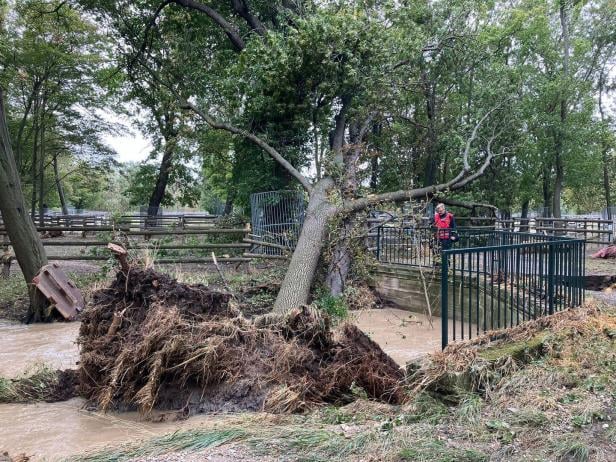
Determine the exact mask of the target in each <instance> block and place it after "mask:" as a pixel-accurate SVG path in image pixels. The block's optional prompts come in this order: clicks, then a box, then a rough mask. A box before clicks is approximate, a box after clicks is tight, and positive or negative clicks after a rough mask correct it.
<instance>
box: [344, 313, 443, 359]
mask: <svg viewBox="0 0 616 462" xmlns="http://www.w3.org/2000/svg"><path fill="white" fill-rule="evenodd" d="M356 316H357V317H356V319H355V323H356V324H357V326H358V327H359V328H360V329H361V330H363V331H364V332H365V333H366V334H368V335H369V336H370V338H371V339H372V340H374V341H375V342H376V343H378V344H379V345H380V346H381V348H382V349H383V351H385V353H387V354H388V355H389V356H391V357H392V358H393V360H394V361H396V362H397V363H398V364H400V365H401V366H403V365H405V364H406V363H407V362H409V361H411V360H414V359H417V358H418V357H420V356H423V355H425V354H426V353H433V352H435V351H437V350H438V349H440V347H441V318H440V317H434V316H433V317H432V325H430V320H429V319H428V316H426V315H424V314H420V313H412V312H410V311H405V310H400V309H396V308H383V309H379V310H364V311H360V312H359V313H357V315H356Z"/></svg>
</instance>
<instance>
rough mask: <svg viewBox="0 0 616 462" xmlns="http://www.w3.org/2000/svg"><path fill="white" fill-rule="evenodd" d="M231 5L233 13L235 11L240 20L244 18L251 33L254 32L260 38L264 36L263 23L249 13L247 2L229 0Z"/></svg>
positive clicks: (243, 0)
mask: <svg viewBox="0 0 616 462" xmlns="http://www.w3.org/2000/svg"><path fill="white" fill-rule="evenodd" d="M231 5H233V11H235V12H236V13H237V14H239V15H240V16H241V17H242V18H244V20H245V21H246V22H247V23H248V25H249V26H250V28H251V29H252V30H253V31H255V32H256V33H257V34H259V35H260V36H264V35H265V32H266V30H265V26H263V23H262V22H261V21H260V20H259V18H258V17H256V16H255V15H253V14H252V13H251V12H250V8H249V7H248V1H247V0H231Z"/></svg>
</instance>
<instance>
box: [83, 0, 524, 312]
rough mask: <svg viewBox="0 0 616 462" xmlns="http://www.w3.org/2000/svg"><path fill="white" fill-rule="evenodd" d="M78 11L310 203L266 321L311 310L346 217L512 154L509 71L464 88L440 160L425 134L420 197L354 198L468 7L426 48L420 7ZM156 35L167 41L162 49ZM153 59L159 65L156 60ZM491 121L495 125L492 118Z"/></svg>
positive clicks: (433, 191) (397, 192)
mask: <svg viewBox="0 0 616 462" xmlns="http://www.w3.org/2000/svg"><path fill="white" fill-rule="evenodd" d="M82 3H84V4H86V6H87V7H89V8H90V9H91V10H92V11H95V12H97V13H102V14H103V15H104V17H105V18H106V19H111V22H112V24H114V26H115V27H116V28H117V30H118V31H119V33H120V34H121V35H122V37H123V39H124V41H125V42H126V43H128V44H129V45H131V47H132V53H131V54H130V55H128V56H126V54H124V55H123V60H122V63H124V64H125V63H127V64H128V65H129V66H133V67H135V66H139V67H140V68H141V69H142V70H143V71H145V72H146V73H147V75H148V76H149V77H148V78H149V79H151V80H152V81H155V82H157V83H158V84H160V86H161V87H164V88H167V90H168V92H169V93H170V94H172V95H173V96H175V98H177V100H178V101H179V102H180V104H181V106H183V107H184V108H186V109H189V110H190V111H192V112H193V113H194V114H196V115H197V116H198V117H199V118H200V119H201V120H202V121H203V122H205V123H206V126H207V127H210V128H211V129H215V130H222V131H226V132H228V133H229V134H231V135H232V137H233V140H234V141H233V143H234V144H233V148H232V149H233V150H234V151H235V153H236V154H237V153H238V152H242V153H246V152H249V153H252V154H251V155H252V157H257V158H258V157H262V155H263V153H266V154H267V155H268V156H269V158H270V159H271V161H273V162H272V165H273V166H272V170H275V171H277V172H279V175H280V176H281V177H287V178H290V179H294V180H295V181H297V183H299V185H301V187H302V188H303V189H304V190H305V192H306V193H307V195H308V199H309V200H308V208H307V213H306V216H305V220H304V224H303V228H302V230H301V233H300V236H299V240H298V243H297V247H296V249H295V250H294V252H293V255H292V258H291V261H290V263H289V267H288V270H287V273H286V276H285V278H284V281H283V283H282V286H281V289H280V291H279V294H278V297H277V299H276V302H275V306H274V311H276V312H286V311H288V310H290V309H292V308H295V307H297V306H300V305H302V304H305V303H307V302H308V301H309V298H310V290H311V287H312V284H313V281H314V278H315V274H317V272H318V269H319V261H320V259H321V257H322V256H323V250H324V248H325V244H326V241H327V236H328V227H330V226H331V225H332V224H333V223H334V222H335V226H336V227H338V229H339V230H340V231H341V233H340V234H349V233H344V232H343V231H344V230H349V229H351V228H353V226H354V225H355V220H356V216H357V215H358V214H359V213H360V212H362V211H365V210H367V209H369V208H371V207H373V206H376V205H377V204H381V203H385V202H391V201H394V202H395V201H398V202H400V201H407V200H410V199H415V198H423V199H428V198H430V197H432V196H434V195H438V194H442V193H446V192H448V191H455V190H459V189H461V188H463V187H464V186H466V185H468V184H470V183H471V182H472V181H473V180H475V179H477V178H479V177H480V176H482V175H483V174H484V173H485V172H486V170H487V168H488V166H489V165H490V164H491V162H492V160H493V159H494V157H495V154H494V153H493V151H502V150H503V149H505V146H507V145H508V143H509V142H510V139H508V138H507V136H508V135H509V136H510V135H511V130H512V127H508V126H507V125H506V122H504V118H505V116H506V114H504V111H500V109H501V108H503V106H504V101H505V100H506V97H505V95H507V94H510V91H507V90H511V88H510V87H509V85H511V79H510V78H509V77H510V76H509V75H507V73H506V72H505V73H501V74H498V73H497V72H502V71H501V69H502V66H500V63H499V64H498V66H496V67H495V68H494V69H492V70H491V71H490V72H491V73H490V75H489V78H490V81H491V86H490V87H489V88H485V89H484V88H479V89H478V88H475V89H474V90H473V92H472V94H470V95H469V96H468V97H467V99H468V101H467V102H466V103H465V104H464V105H463V106H464V107H465V110H464V111H463V113H462V114H459V117H458V119H457V121H456V123H457V125H458V131H457V135H456V137H455V138H454V140H453V141H452V142H451V145H450V146H449V148H448V150H449V151H450V152H451V155H450V156H449V159H448V160H447V157H446V156H443V155H442V154H441V153H440V152H438V146H437V142H438V139H437V136H436V132H431V133H432V139H433V142H434V146H432V148H431V149H430V150H429V151H428V152H427V153H426V154H425V158H427V160H426V161H425V164H426V165H425V166H424V167H421V168H424V169H425V171H426V175H425V178H426V180H425V181H424V182H423V185H421V186H420V187H417V185H416V184H413V182H407V181H402V182H401V184H403V185H404V187H403V188H391V189H390V190H389V191H384V190H381V191H378V193H375V194H367V191H366V189H365V188H364V187H363V186H362V185H363V181H364V178H365V173H366V168H365V165H366V164H368V165H372V168H373V169H374V168H375V167H374V162H370V161H369V158H368V156H369V154H368V151H369V147H368V142H367V140H368V139H369V138H370V137H371V136H373V135H374V134H375V133H378V132H379V127H382V126H383V125H384V124H391V123H392V122H391V121H392V120H398V119H401V118H406V119H408V114H409V113H410V112H412V111H414V110H416V108H417V104H418V103H417V102H416V100H412V98H414V94H415V93H414V91H413V90H409V88H414V87H415V86H420V87H421V85H424V86H426V87H427V86H429V85H431V84H430V83H429V82H428V83H425V82H423V81H422V79H423V80H425V79H426V78H427V77H426V75H427V74H428V73H429V71H430V69H429V67H430V66H431V62H432V61H434V59H437V58H439V56H440V54H447V55H448V56H449V58H448V59H454V58H455V55H456V49H455V47H456V46H459V45H457V43H456V40H458V38H459V37H462V35H463V34H461V33H458V32H459V31H458V29H459V28H465V27H466V21H465V20H464V17H465V16H464V15H463V14H462V13H463V12H464V11H465V10H464V8H466V6H465V4H460V5H459V7H460V10H456V9H454V10H451V11H453V12H451V11H450V10H448V9H447V8H445V9H446V10H447V11H445V13H444V14H447V15H449V17H450V18H451V19H452V21H453V22H452V23H451V27H452V30H448V31H446V32H441V33H440V35H436V36H434V35H433V34H432V32H433V31H428V32H425V31H423V29H422V28H423V27H424V24H426V22H425V18H426V15H429V14H432V13H433V12H432V11H431V7H429V6H428V5H424V6H421V8H420V9H419V10H418V11H415V12H413V13H412V14H407V10H406V9H405V8H404V7H400V6H398V5H396V4H395V2H392V3H391V5H390V6H391V8H388V9H386V10H382V9H380V7H376V6H370V5H366V4H364V3H363V2H357V4H353V5H346V6H341V5H335V4H327V3H326V4H321V3H319V2H309V1H307V2H269V3H261V2H258V3H257V2H255V3H254V4H252V3H251V4H249V3H248V2H245V1H232V2H230V3H229V2H224V1H216V2H208V3H207V4H206V3H201V2H196V1H179V0H177V1H169V0H167V1H163V2H151V1H145V2H139V3H138V4H137V6H138V8H137V9H135V8H134V7H135V4H134V3H131V4H130V5H132V6H130V5H129V4H128V3H125V2H103V3H100V2H96V3H95V2H89V1H84V2H82ZM441 6H443V5H441ZM456 8H458V6H456ZM383 11H387V14H386V15H385V16H383ZM458 13H460V15H458ZM143 24H145V27H144V26H143ZM157 31H164V36H165V40H161V38H160V37H161V35H163V34H162V33H157ZM170 31H173V33H170ZM466 43H470V42H466ZM490 46H492V45H490ZM494 46H500V45H499V44H498V43H497V44H496V45H494ZM160 47H163V48H164V50H165V53H159V52H158V50H159V48H160ZM125 50H126V48H125V47H124V48H123V50H122V51H121V53H124V52H125ZM452 50H453V51H452ZM482 53H485V52H484V51H482ZM483 63H485V59H484V58H483V57H482V56H473V57H470V58H469V64H468V68H466V69H465V72H474V73H475V74H477V73H479V71H480V70H479V68H480V66H482V65H484V64H483ZM501 79H502V82H499V80H501ZM514 83H515V82H514ZM452 85H455V81H454V82H452ZM433 99H434V98H433ZM409 100H412V101H411V102H409ZM478 101H479V102H480V104H479V103H477V102H478ZM433 102H434V101H433ZM440 103H441V104H443V103H442V102H440ZM434 104H436V103H435V102H434ZM509 106H511V104H509ZM433 109H435V108H433ZM508 109H510V108H508ZM497 110H498V111H499V115H500V117H499V118H496V117H493V115H494V114H495V113H496V111H497ZM507 112H508V113H509V112H511V111H507ZM434 117H438V115H435V116H434ZM495 119H498V120H496V121H495ZM435 120H436V119H435ZM435 123H436V122H435ZM507 130H508V132H507V133H504V132H505V131H507ZM503 134H504V136H503ZM242 143H244V144H243V145H242ZM324 143H325V144H327V148H326V149H324V150H319V149H318V148H317V145H320V146H323V144H324ZM246 144H248V145H249V146H250V148H251V149H253V150H252V151H250V149H248V148H246ZM392 144H393V147H392V149H393V150H396V149H397V150H404V149H406V147H405V146H402V145H401V144H402V141H400V140H396V141H395V142H394V143H392ZM312 150H314V151H315V152H317V154H316V155H315V159H314V162H315V164H316V175H315V178H311V177H310V176H309V175H307V174H304V173H303V172H305V171H306V167H307V166H308V163H309V162H308V161H307V159H306V157H305V156H304V157H302V153H304V152H306V151H312ZM454 152H457V155H454V154H453V153H454ZM411 156H412V153H411ZM239 158H240V157H239V156H236V159H239ZM249 159H250V158H248V160H249ZM244 161H246V158H244ZM422 162H424V160H422ZM444 162H446V163H447V165H448V167H449V168H446V169H443V170H444V175H442V177H441V178H439V176H438V175H436V174H435V173H434V171H435V169H436V166H438V165H440V164H442V163H444ZM377 163H378V162H377ZM239 168H246V167H245V166H242V165H240V166H239ZM418 168H420V167H419V166H418ZM350 245H351V243H350V242H349V240H348V239H338V240H337V241H336V243H335V245H334V248H333V250H332V254H331V258H329V259H328V268H327V270H326V272H327V275H326V278H325V282H326V284H327V285H328V287H329V288H330V290H331V292H332V294H334V295H338V294H340V293H341V292H342V291H343V290H344V286H345V281H346V278H347V275H348V273H349V270H350V268H351V264H352V255H351V252H350Z"/></svg>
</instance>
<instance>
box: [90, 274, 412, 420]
mask: <svg viewBox="0 0 616 462" xmlns="http://www.w3.org/2000/svg"><path fill="white" fill-rule="evenodd" d="M237 305H238V303H237V302H236V301H235V299H234V298H233V297H232V295H231V294H229V293H226V292H223V291H218V290H212V289H210V288H208V287H206V286H203V285H187V284H182V283H179V282H177V281H176V280H174V279H172V278H171V277H169V276H167V275H164V274H160V273H157V272H155V271H154V270H151V269H145V270H144V269H139V268H134V267H131V268H130V269H129V270H128V271H125V272H123V271H119V272H118V273H117V276H116V278H115V280H114V282H113V283H112V284H111V285H110V287H108V288H106V289H103V290H100V291H98V292H97V293H95V294H94V295H93V303H92V306H91V307H89V308H88V309H87V310H86V311H85V312H84V313H83V314H82V324H81V329H80V334H79V339H78V343H79V344H80V347H81V361H80V367H79V390H80V394H81V395H83V396H84V397H86V398H87V399H89V400H90V401H91V402H92V403H94V404H96V405H97V406H98V407H99V408H101V409H105V410H106V409H131V410H132V409H138V410H139V411H141V412H142V413H144V414H148V413H150V412H151V411H152V410H153V409H155V408H157V409H180V410H182V411H183V412H184V413H185V414H191V413H195V412H209V411H238V410H265V411H269V412H278V413H280V412H299V411H303V410H306V409H308V408H310V407H313V406H315V405H318V404H321V403H324V402H340V403H345V402H351V401H353V400H354V399H355V398H356V397H357V396H367V397H368V398H372V399H377V400H380V401H383V402H388V403H401V402H403V401H404V400H405V398H406V393H405V392H404V389H403V386H402V381H403V378H404V375H403V371H402V370H401V369H400V368H399V367H398V365H397V364H396V363H395V362H394V361H393V360H392V359H391V358H390V357H389V356H387V355H386V354H385V353H384V352H383V351H382V350H381V348H380V347H379V346H378V345H377V344H376V343H374V342H373V341H372V340H370V339H369V338H368V337H367V336H366V335H365V334H364V333H363V332H361V330H359V329H358V328H357V327H355V326H353V325H350V324H344V325H342V326H340V327H339V328H336V329H334V328H332V326H331V324H330V320H329V318H328V317H327V316H326V315H324V314H323V313H322V312H320V311H318V310H317V309H315V308H313V307H301V308H297V309H295V310H292V311H291V312H289V313H287V314H285V315H277V314H266V315H262V316H257V317H255V318H254V319H247V318H245V317H244V316H243V315H242V314H241V312H240V310H239V309H238V307H237Z"/></svg>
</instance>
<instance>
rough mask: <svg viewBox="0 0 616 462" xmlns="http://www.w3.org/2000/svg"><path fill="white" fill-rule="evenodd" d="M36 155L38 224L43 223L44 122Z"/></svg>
mask: <svg viewBox="0 0 616 462" xmlns="http://www.w3.org/2000/svg"><path fill="white" fill-rule="evenodd" d="M40 137H41V139H40V141H39V156H38V214H39V220H38V222H39V225H40V226H44V225H45V213H46V212H47V210H45V209H46V206H45V124H44V123H41V129H40Z"/></svg>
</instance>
